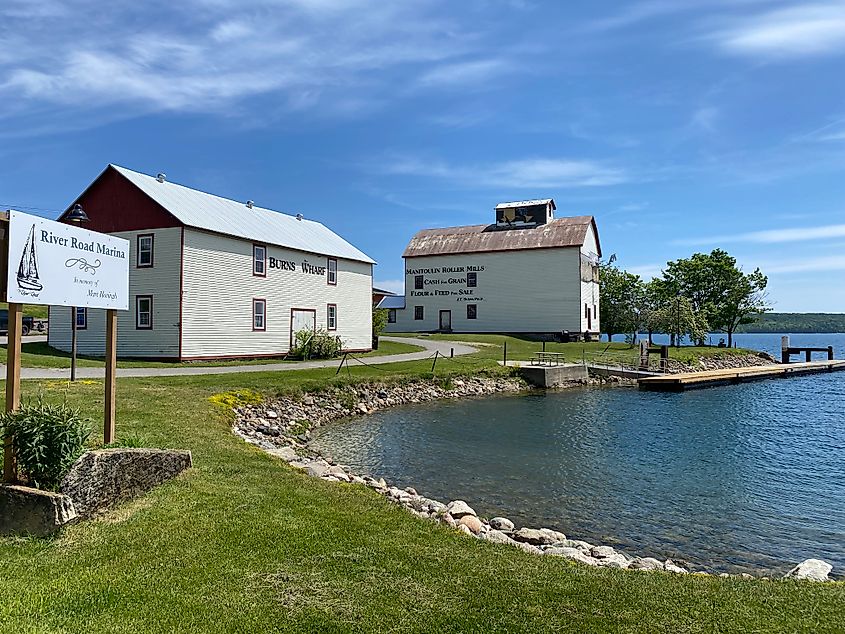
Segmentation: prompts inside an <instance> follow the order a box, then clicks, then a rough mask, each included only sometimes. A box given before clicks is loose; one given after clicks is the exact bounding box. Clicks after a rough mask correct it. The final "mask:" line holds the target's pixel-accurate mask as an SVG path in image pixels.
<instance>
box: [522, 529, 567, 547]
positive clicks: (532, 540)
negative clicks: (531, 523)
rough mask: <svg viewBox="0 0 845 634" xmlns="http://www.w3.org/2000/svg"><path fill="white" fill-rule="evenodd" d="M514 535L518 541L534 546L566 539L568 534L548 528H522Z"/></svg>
mask: <svg viewBox="0 0 845 634" xmlns="http://www.w3.org/2000/svg"><path fill="white" fill-rule="evenodd" d="M512 537H513V538H514V539H515V540H516V541H518V542H523V543H526V544H531V545H532V546H545V545H550V544H554V543H556V542H560V541H563V540H564V539H566V535H564V534H563V533H558V532H557V531H553V530H551V529H548V528H520V529H519V530H518V531H516V532H515V533H514V534H513V535H512Z"/></svg>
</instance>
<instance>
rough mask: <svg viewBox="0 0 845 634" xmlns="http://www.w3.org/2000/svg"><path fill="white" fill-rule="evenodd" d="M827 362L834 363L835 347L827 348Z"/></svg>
mask: <svg viewBox="0 0 845 634" xmlns="http://www.w3.org/2000/svg"><path fill="white" fill-rule="evenodd" d="M827 360H828V361H833V346H828V347H827Z"/></svg>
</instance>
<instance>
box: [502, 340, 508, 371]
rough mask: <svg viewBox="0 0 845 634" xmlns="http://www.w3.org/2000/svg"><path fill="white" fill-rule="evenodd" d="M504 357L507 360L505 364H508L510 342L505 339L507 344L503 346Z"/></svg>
mask: <svg viewBox="0 0 845 634" xmlns="http://www.w3.org/2000/svg"><path fill="white" fill-rule="evenodd" d="M502 358H503V360H504V362H505V365H507V364H508V342H507V341H505V345H504V346H502Z"/></svg>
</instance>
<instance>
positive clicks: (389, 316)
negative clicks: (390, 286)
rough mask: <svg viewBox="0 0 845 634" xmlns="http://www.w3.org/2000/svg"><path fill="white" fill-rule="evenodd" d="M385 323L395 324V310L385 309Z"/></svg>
mask: <svg viewBox="0 0 845 634" xmlns="http://www.w3.org/2000/svg"><path fill="white" fill-rule="evenodd" d="M387 323H389V324H395V323H396V309H395V308H388V309H387Z"/></svg>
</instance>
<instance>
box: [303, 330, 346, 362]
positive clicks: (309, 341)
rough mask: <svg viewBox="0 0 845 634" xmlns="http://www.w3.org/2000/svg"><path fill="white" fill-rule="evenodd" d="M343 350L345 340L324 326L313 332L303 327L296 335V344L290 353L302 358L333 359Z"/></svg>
mask: <svg viewBox="0 0 845 634" xmlns="http://www.w3.org/2000/svg"><path fill="white" fill-rule="evenodd" d="M341 350H343V341H341V339H340V337H337V336H335V335H332V334H330V333H329V332H328V331H326V330H323V329H322V328H321V329H319V330H315V331H313V332H312V331H311V330H308V329H303V330H300V331H298V332H297V333H296V334H295V335H294V346H293V350H291V352H290V354H291V356H294V357H298V358H300V359H332V358H334V357H336V356H338V355H339V354H340V352H341Z"/></svg>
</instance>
